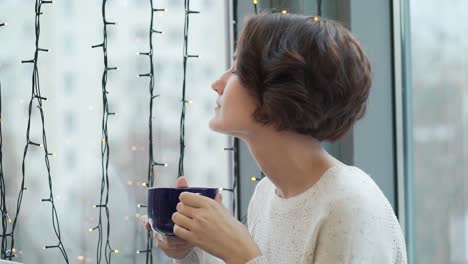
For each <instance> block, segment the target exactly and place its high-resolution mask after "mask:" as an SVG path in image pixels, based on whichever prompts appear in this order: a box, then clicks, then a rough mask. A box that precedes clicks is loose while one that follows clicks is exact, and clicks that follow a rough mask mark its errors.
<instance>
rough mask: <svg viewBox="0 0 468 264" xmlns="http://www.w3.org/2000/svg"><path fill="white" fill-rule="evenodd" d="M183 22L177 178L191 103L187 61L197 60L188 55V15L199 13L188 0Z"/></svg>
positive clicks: (181, 160)
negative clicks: (188, 105) (188, 97)
mask: <svg viewBox="0 0 468 264" xmlns="http://www.w3.org/2000/svg"><path fill="white" fill-rule="evenodd" d="M184 8H185V20H184V44H183V75H182V76H183V80H182V100H181V103H182V111H181V114H180V156H179V173H178V177H181V176H184V175H185V174H184V156H185V112H186V107H187V104H190V103H192V101H190V100H187V99H186V86H187V80H186V78H187V61H188V60H189V59H191V58H199V55H191V54H189V53H188V42H189V25H190V15H193V14H199V13H200V11H193V10H190V0H184Z"/></svg>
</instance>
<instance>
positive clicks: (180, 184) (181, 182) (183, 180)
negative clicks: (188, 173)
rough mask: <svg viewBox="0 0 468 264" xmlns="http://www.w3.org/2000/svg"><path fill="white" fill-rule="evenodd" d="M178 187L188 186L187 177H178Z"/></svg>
mask: <svg viewBox="0 0 468 264" xmlns="http://www.w3.org/2000/svg"><path fill="white" fill-rule="evenodd" d="M176 186H177V188H183V187H188V183H187V179H186V178H185V176H181V177H180V178H178V179H177V185H176Z"/></svg>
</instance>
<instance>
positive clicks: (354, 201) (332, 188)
mask: <svg viewBox="0 0 468 264" xmlns="http://www.w3.org/2000/svg"><path fill="white" fill-rule="evenodd" d="M322 188H323V189H324V190H323V191H324V192H326V193H327V194H328V197H327V198H328V201H329V204H330V205H331V206H332V207H333V208H335V210H339V209H340V208H342V209H352V208H354V209H355V210H357V209H360V210H366V209H368V210H376V209H378V208H385V209H388V207H389V206H390V203H389V202H388V200H387V198H386V197H385V195H384V194H383V192H382V190H381V189H380V188H379V186H377V184H376V183H375V182H374V180H372V178H371V177H370V176H369V175H368V174H367V173H365V172H364V171H362V170H361V169H359V168H357V167H352V166H342V167H340V168H339V169H336V170H335V171H334V172H333V173H331V174H330V175H328V177H327V179H326V181H325V183H324V184H323V186H322ZM390 207H391V206H390ZM330 209H332V208H330Z"/></svg>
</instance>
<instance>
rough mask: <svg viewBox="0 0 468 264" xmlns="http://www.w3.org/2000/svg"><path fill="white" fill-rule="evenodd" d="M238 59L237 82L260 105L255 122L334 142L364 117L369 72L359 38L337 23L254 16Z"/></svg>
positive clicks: (244, 33)
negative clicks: (239, 82)
mask: <svg viewBox="0 0 468 264" xmlns="http://www.w3.org/2000/svg"><path fill="white" fill-rule="evenodd" d="M236 54H237V63H236V68H237V74H238V76H239V79H240V81H241V83H242V84H243V85H244V86H245V87H246V88H247V89H249V91H250V92H251V94H252V95H253V96H254V97H255V98H257V99H258V107H257V109H256V111H255V112H254V118H255V120H256V121H257V122H260V123H262V124H272V125H274V127H275V128H276V129H278V130H280V131H281V130H291V131H295V132H298V133H301V134H306V135H310V136H313V137H314V138H316V139H317V140H320V141H324V140H329V141H335V140H337V139H338V138H340V137H341V136H342V135H343V134H345V133H346V132H347V131H348V130H349V129H350V128H351V127H352V126H353V124H354V123H355V122H356V121H357V120H358V119H360V118H361V117H362V116H363V115H364V112H365V109H366V101H367V97H368V95H369V90H370V86H371V83H372V80H371V79H372V78H371V75H372V74H371V66H370V63H369V60H368V58H367V56H366V54H365V53H364V51H363V48H362V47H361V45H360V44H359V42H358V41H357V40H356V38H355V37H354V36H353V35H352V34H351V32H349V31H348V30H347V29H346V28H345V27H343V26H342V25H341V24H339V23H337V22H334V21H332V20H329V19H325V18H318V17H307V16H302V15H294V14H262V15H256V16H252V17H250V18H249V19H247V20H246V22H245V26H244V29H243V30H242V32H241V34H240V37H239V41H238V47H237V51H236Z"/></svg>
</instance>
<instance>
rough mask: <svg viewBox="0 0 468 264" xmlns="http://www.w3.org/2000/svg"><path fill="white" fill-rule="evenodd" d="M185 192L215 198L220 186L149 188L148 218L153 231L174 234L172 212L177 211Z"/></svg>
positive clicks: (168, 234)
mask: <svg viewBox="0 0 468 264" xmlns="http://www.w3.org/2000/svg"><path fill="white" fill-rule="evenodd" d="M183 192H192V193H196V194H200V195H203V196H206V197H209V198H211V199H214V198H215V196H216V194H217V193H218V188H202V187H187V188H157V187H153V188H148V219H149V223H150V224H151V228H152V229H153V231H155V232H159V233H161V234H164V235H167V236H174V222H173V221H172V214H174V213H175V212H176V211H177V210H176V207H177V204H178V203H179V202H180V200H179V195H180V194H181V193H183Z"/></svg>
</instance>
